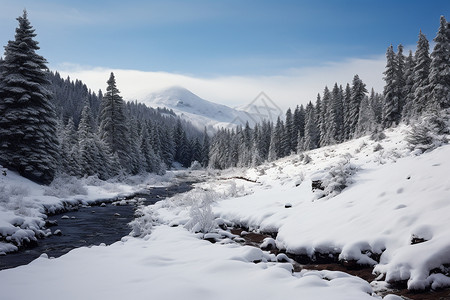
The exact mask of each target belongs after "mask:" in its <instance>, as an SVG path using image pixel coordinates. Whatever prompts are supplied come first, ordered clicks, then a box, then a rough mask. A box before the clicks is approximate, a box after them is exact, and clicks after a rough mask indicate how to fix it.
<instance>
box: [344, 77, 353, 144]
mask: <svg viewBox="0 0 450 300" xmlns="http://www.w3.org/2000/svg"><path fill="white" fill-rule="evenodd" d="M351 99H352V90H351V89H350V84H348V83H347V85H346V86H345V92H344V99H343V101H342V106H343V110H344V125H343V126H344V129H343V134H344V137H343V138H344V140H348V139H350V123H351V120H350V103H351Z"/></svg>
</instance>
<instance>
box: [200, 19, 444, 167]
mask: <svg viewBox="0 0 450 300" xmlns="http://www.w3.org/2000/svg"><path fill="white" fill-rule="evenodd" d="M434 42H435V46H434V49H433V51H432V52H431V54H430V53H429V42H428V40H427V38H426V36H425V35H424V34H423V33H422V32H420V33H419V39H418V42H417V48H416V51H415V53H414V54H413V52H412V51H410V52H409V55H408V56H407V57H405V56H404V54H403V46H402V45H399V46H398V48H397V49H398V50H397V53H395V52H394V50H393V49H394V48H393V46H392V45H391V46H389V47H388V49H387V52H386V70H385V72H384V75H385V76H384V80H385V82H386V84H385V87H384V90H383V94H378V93H375V92H374V90H373V89H372V90H371V92H370V94H369V95H368V94H367V93H368V91H367V89H366V84H364V82H363V81H362V80H361V79H360V78H359V76H358V75H355V76H354V78H353V81H352V84H351V85H350V84H346V85H345V88H343V86H342V85H338V84H337V83H336V84H335V85H334V86H333V88H332V89H331V90H330V89H329V88H328V87H325V88H324V91H323V93H322V95H320V94H319V95H318V96H317V99H316V101H315V103H313V102H309V103H308V104H307V105H306V107H304V106H303V105H301V106H297V107H296V108H295V110H294V112H292V110H291V109H288V110H287V112H286V115H285V118H284V120H282V119H281V118H278V120H277V122H276V123H275V124H273V123H269V122H263V123H262V124H259V125H256V126H255V127H254V128H250V127H249V126H248V125H247V126H245V127H244V128H242V127H239V128H236V129H232V128H226V129H221V130H220V131H219V132H218V133H217V134H216V135H215V136H214V137H213V139H212V141H211V149H210V161H209V164H210V166H212V167H214V168H220V169H223V168H229V167H236V166H237V167H247V166H255V165H258V164H259V163H261V162H263V161H272V160H275V159H278V158H281V157H284V156H287V155H290V154H293V153H301V152H303V151H306V150H311V149H315V148H318V147H323V146H327V145H332V144H337V143H341V142H344V141H347V140H350V139H353V138H357V137H360V136H363V135H366V134H374V135H376V134H377V133H378V132H381V131H382V130H383V129H385V128H389V127H392V126H395V125H398V124H399V123H400V122H402V121H403V122H406V123H410V122H414V121H415V120H416V119H418V118H420V117H421V116H422V115H423V114H425V113H430V112H437V111H440V110H443V109H447V108H449V107H450V25H449V23H448V22H447V21H446V20H445V18H444V16H442V17H441V18H440V26H439V29H438V32H437V35H436V37H435V38H434Z"/></svg>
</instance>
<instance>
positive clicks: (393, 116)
mask: <svg viewBox="0 0 450 300" xmlns="http://www.w3.org/2000/svg"><path fill="white" fill-rule="evenodd" d="M398 69H399V66H398V60H397V57H396V55H395V53H394V48H393V47H392V45H390V46H389V47H388V49H387V51H386V70H385V71H384V73H383V74H384V75H385V76H384V78H383V79H384V81H385V82H386V84H385V86H384V91H383V95H384V104H383V127H384V128H388V127H391V126H393V125H397V124H398V123H399V122H400V119H401V115H400V113H401V111H400V97H401V94H400V91H401V89H402V88H403V87H401V86H400V85H399V84H400V82H399V80H398V76H399V75H398V74H399V70H398Z"/></svg>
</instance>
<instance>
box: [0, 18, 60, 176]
mask: <svg viewBox="0 0 450 300" xmlns="http://www.w3.org/2000/svg"><path fill="white" fill-rule="evenodd" d="M17 20H18V22H19V26H18V27H17V28H16V34H15V40H14V41H9V42H8V44H7V46H6V47H5V55H4V61H3V63H2V66H1V71H0V73H1V75H0V78H1V80H0V164H1V165H3V166H4V167H7V168H10V169H14V170H17V171H18V172H19V174H21V175H22V176H25V177H27V178H30V179H32V180H35V181H37V182H41V183H44V184H49V183H50V182H51V181H52V180H53V178H54V175H55V172H56V167H57V165H56V162H57V157H58V139H57V135H56V127H57V121H56V115H55V109H54V106H53V104H52V95H51V93H50V90H49V83H50V82H49V81H48V78H47V75H48V69H47V66H46V63H47V61H46V60H45V59H44V58H43V57H42V56H40V55H38V54H37V53H36V51H37V50H39V46H38V42H37V41H35V40H34V37H35V36H36V34H35V33H34V29H33V27H32V26H31V24H30V22H29V20H28V16H27V12H26V11H24V12H23V15H22V16H21V17H18V18H17Z"/></svg>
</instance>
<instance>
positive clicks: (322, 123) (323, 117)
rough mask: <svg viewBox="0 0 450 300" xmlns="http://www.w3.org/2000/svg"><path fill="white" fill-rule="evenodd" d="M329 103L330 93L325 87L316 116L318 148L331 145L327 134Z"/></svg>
mask: <svg viewBox="0 0 450 300" xmlns="http://www.w3.org/2000/svg"><path fill="white" fill-rule="evenodd" d="M330 102H331V93H330V90H329V89H328V87H327V86H326V87H325V89H324V91H323V97H322V102H321V104H322V105H321V107H320V112H319V115H318V118H319V130H320V142H319V146H320V147H323V146H327V145H329V144H330V143H331V141H330V135H329V132H328V129H329V126H328V124H329V120H330V116H329V113H330V111H329V108H328V106H329V105H330Z"/></svg>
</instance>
